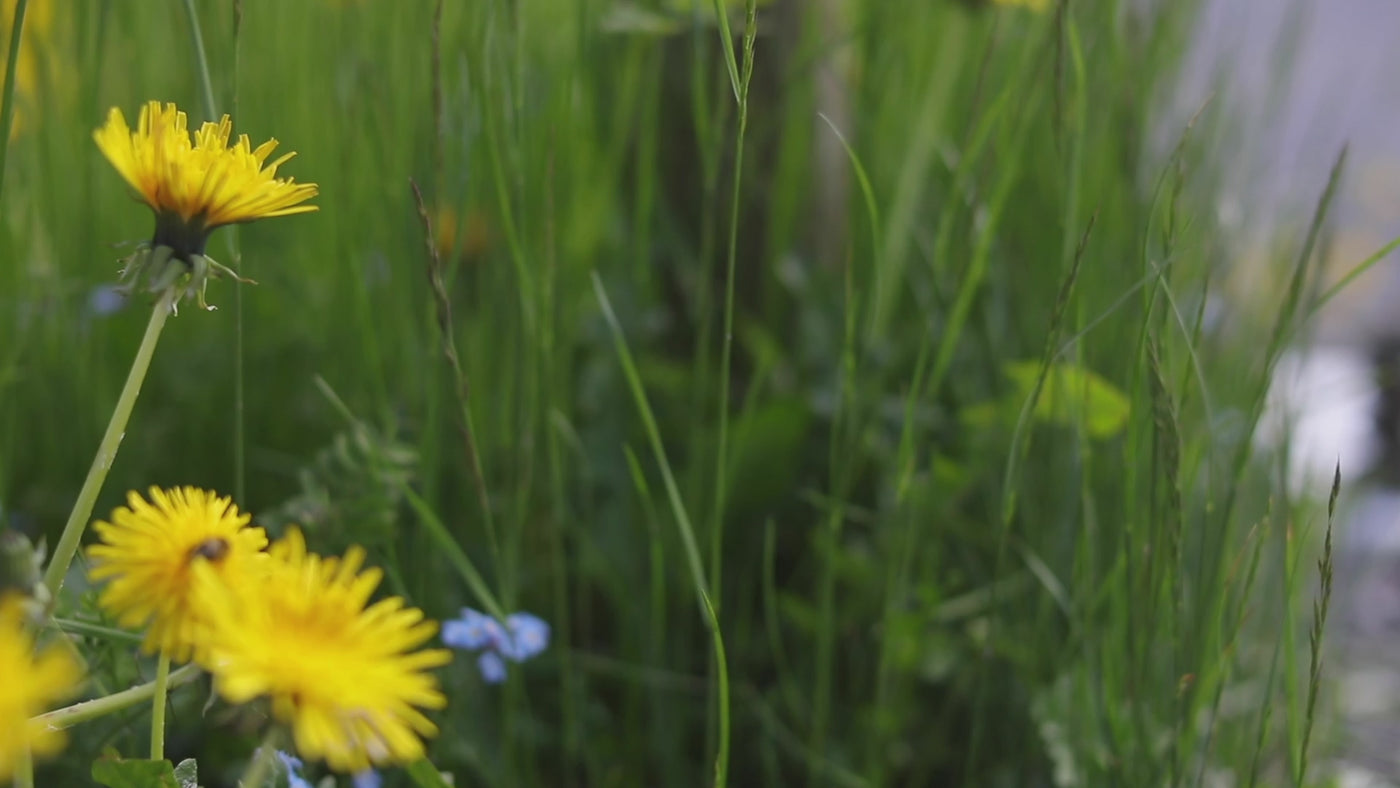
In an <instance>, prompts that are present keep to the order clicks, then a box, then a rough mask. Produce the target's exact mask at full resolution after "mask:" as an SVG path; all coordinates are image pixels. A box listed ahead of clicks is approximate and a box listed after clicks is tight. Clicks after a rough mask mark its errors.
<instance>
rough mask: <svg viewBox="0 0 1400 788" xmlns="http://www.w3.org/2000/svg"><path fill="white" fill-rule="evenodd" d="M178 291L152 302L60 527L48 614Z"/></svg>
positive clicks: (48, 577) (47, 577) (48, 581)
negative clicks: (75, 496)
mask: <svg viewBox="0 0 1400 788" xmlns="http://www.w3.org/2000/svg"><path fill="white" fill-rule="evenodd" d="M179 293H180V290H179V288H178V287H174V286H172V287H168V288H166V290H165V292H164V293H162V294H161V296H160V298H159V299H157V300H156V305H155V308H154V309H152V310H151V320H150V322H149V323H147V324H146V335H145V336H143V337H142V338H141V346H140V347H139V348H137V350H136V358H135V360H133V361H132V362H131V372H130V373H128V374H127V376H126V385H124V386H122V393H121V395H120V396H118V397H117V407H116V409H115V410H113V411H112V420H111V421H109V422H108V423H107V431H106V432H105V433H103V435H102V443H101V444H99V445H98V447H97V456H96V457H94V458H93V460H92V468H90V469H89V470H88V475H87V478H86V479H84V480H83V487H82V489H81V490H79V491H78V500H77V501H75V502H74V503H73V511H72V512H71V513H69V515H68V522H67V524H65V525H64V526H63V535H62V536H60V537H59V538H58V546H57V547H55V548H54V551H53V559H52V560H51V561H49V567H48V569H47V570H45V571H44V586H45V587H46V588H48V590H49V601H48V610H47V611H46V612H49V613H51V612H53V608H54V606H55V605H56V604H58V592H59V591H60V590H61V589H62V588H63V579H64V577H65V576H67V574H68V567H69V565H70V564H72V563H73V555H74V554H75V553H77V552H78V545H79V544H80V543H81V542H82V539H83V531H84V530H85V529H86V528H87V522H88V518H89V517H90V516H91V515H92V507H93V506H94V505H95V504H96V503H97V494H98V493H99V492H101V491H102V482H104V481H106V479H107V471H108V470H110V469H111V467H112V461H113V460H115V459H116V457H117V447H118V446H119V445H120V444H121V442H122V436H123V435H125V434H126V423H127V421H128V420H129V419H130V418H131V409H132V408H133V407H134V406H135V405H136V395H137V394H140V393H141V383H142V381H144V380H145V379H146V370H147V369H148V368H149V367H150V366H151V354H153V353H154V352H155V349H156V340H158V339H160V332H161V329H163V328H164V327H165V319H166V318H167V317H169V316H170V312H171V309H172V308H173V307H174V304H175V299H176V298H178V297H179Z"/></svg>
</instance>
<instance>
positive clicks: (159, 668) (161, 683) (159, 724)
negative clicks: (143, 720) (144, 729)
mask: <svg viewBox="0 0 1400 788" xmlns="http://www.w3.org/2000/svg"><path fill="white" fill-rule="evenodd" d="M155 684H156V686H155V691H154V695H153V696H152V697H153V699H152V701H151V760H153V761H163V760H165V699H166V697H168V696H169V694H170V654H168V653H167V652H166V651H165V650H164V649H162V650H161V652H160V659H159V660H157V661H156V682H155Z"/></svg>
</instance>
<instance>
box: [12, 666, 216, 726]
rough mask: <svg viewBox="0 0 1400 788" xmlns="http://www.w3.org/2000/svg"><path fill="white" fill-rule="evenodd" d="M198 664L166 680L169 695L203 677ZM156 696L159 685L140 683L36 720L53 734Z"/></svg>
mask: <svg viewBox="0 0 1400 788" xmlns="http://www.w3.org/2000/svg"><path fill="white" fill-rule="evenodd" d="M200 672H201V671H200V669H199V666H198V665H186V666H184V667H183V668H180V669H179V670H177V671H174V672H173V673H171V674H170V676H169V678H167V679H166V682H165V687H166V691H167V692H168V691H169V690H171V689H174V688H175V687H178V686H180V685H181V684H188V683H190V682H191V681H194V680H195V679H196V678H198V677H199V675H200ZM155 694H156V682H154V681H149V682H146V683H145V684H138V685H137V686H135V687H132V688H131V689H125V690H122V691H121V692H114V693H112V694H111V695H107V696H105V697H101V698H96V699H94V700H85V701H83V702H82V703H75V704H73V705H72V706H65V707H63V708H61V709H54V710H53V711H51V712H48V713H46V714H40V715H39V716H37V717H35V718H34V719H35V720H37V721H38V722H42V723H44V725H46V726H48V729H49V730H51V731H61V730H63V729H64V728H71V727H73V726H74V725H77V724H79V723H83V722H87V721H88V720H95V719H97V718H98V717H105V716H107V715H108V714H111V713H112V712H114V711H121V710H122V709H125V708H129V707H131V706H135V705H136V704H138V703H140V702H141V701H143V700H146V699H147V698H150V697H151V696H153V695H155Z"/></svg>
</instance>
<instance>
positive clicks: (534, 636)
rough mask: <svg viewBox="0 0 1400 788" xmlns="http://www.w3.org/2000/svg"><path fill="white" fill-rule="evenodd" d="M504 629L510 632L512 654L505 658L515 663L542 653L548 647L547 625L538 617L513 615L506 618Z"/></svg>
mask: <svg viewBox="0 0 1400 788" xmlns="http://www.w3.org/2000/svg"><path fill="white" fill-rule="evenodd" d="M506 629H508V630H510V636H511V642H512V644H513V646H514V647H513V648H512V649H511V651H513V652H514V653H513V654H506V656H508V657H510V658H511V659H513V660H515V661H516V662H524V661H525V660H527V659H529V658H530V657H533V656H535V655H537V654H540V653H543V652H544V650H545V649H546V648H547V647H548V646H549V625H548V624H546V623H545V622H544V619H542V618H540V617H539V616H534V615H531V614H529V613H514V614H512V615H510V616H507V617H506Z"/></svg>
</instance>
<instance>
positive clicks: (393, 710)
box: [197, 529, 451, 772]
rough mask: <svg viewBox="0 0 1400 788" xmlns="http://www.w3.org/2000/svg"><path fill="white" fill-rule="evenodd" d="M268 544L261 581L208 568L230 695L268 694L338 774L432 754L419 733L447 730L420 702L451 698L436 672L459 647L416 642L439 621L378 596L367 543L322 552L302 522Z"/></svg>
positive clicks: (225, 689) (299, 738) (216, 660)
mask: <svg viewBox="0 0 1400 788" xmlns="http://www.w3.org/2000/svg"><path fill="white" fill-rule="evenodd" d="M269 552H270V557H271V560H270V561H268V562H267V563H266V564H265V565H264V567H263V571H264V574H263V575H261V576H260V578H259V579H258V580H257V581H256V582H247V583H234V584H230V583H225V582H223V581H222V580H221V579H220V578H219V576H218V575H217V574H216V573H214V572H212V571H208V570H207V569H206V568H203V567H201V568H200V569H198V570H197V577H198V582H199V594H200V599H201V600H202V602H201V604H203V605H204V606H205V608H206V610H207V613H208V621H209V631H208V633H207V635H206V641H205V642H206V643H207V646H208V647H207V649H204V650H202V651H201V652H200V655H201V656H200V662H201V664H203V665H204V666H205V667H206V668H207V669H208V670H209V671H210V672H211V673H213V674H214V682H215V683H214V686H215V688H216V689H217V690H218V692H219V694H220V695H222V696H223V697H224V698H226V699H228V700H229V701H232V702H234V703H245V702H248V701H251V700H253V699H255V698H258V697H262V696H267V697H269V698H270V699H271V703H272V713H273V715H274V716H275V717H276V718H277V719H278V720H280V721H281V722H283V723H285V724H287V725H288V726H289V727H290V728H291V731H292V735H293V739H294V741H295V743H296V749H297V751H298V753H299V754H300V755H301V756H302V757H305V758H313V759H324V760H325V762H326V763H327V764H328V765H329V766H330V767H331V768H332V769H335V770H337V771H343V772H356V771H361V770H363V769H367V768H369V767H370V766H371V765H372V764H385V763H405V762H409V761H413V760H416V759H418V758H421V757H422V756H423V752H424V750H423V742H422V740H421V738H420V737H422V736H431V735H434V734H436V733H437V728H436V726H434V725H433V724H432V722H430V721H429V720H428V718H427V717H425V716H423V714H422V713H421V712H420V711H419V709H420V708H424V709H439V708H442V707H443V706H444V705H445V704H446V699H445V698H444V697H443V695H442V693H441V692H440V691H439V690H438V684H437V680H436V679H435V678H434V677H433V676H432V674H430V673H428V672H427V671H428V670H429V669H431V668H435V667H438V666H441V665H445V664H447V662H448V661H449V660H450V659H451V655H450V654H449V653H448V652H447V651H443V650H440V649H429V650H421V651H414V650H413V649H415V648H417V647H418V646H420V645H422V644H423V642H424V641H426V640H427V639H428V638H430V637H432V636H433V633H435V632H436V631H437V624H435V623H434V622H432V621H428V620H425V619H424V618H423V613H422V612H421V611H419V610H417V609H415V608H410V607H405V606H404V602H403V600H402V599H400V598H398V597H390V598H387V599H384V600H381V601H379V602H376V603H374V604H372V605H371V604H368V603H369V599H370V595H371V594H372V593H373V592H374V589H375V587H376V586H378V585H379V580H380V577H381V573H380V571H379V570H378V569H365V570H364V571H361V566H362V564H363V562H364V556H365V554H364V551H363V550H361V549H360V548H358V547H352V548H351V549H350V551H349V552H348V553H346V555H345V557H344V558H343V559H342V558H322V557H320V556H317V555H313V554H310V553H307V551H306V543H305V542H304V541H303V539H302V536H301V533H300V531H297V530H296V529H292V530H291V531H290V532H289V533H288V534H287V535H286V537H284V538H283V539H281V540H279V541H277V542H276V543H274V544H273V545H272V548H271V550H270V551H269Z"/></svg>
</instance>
